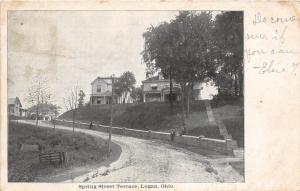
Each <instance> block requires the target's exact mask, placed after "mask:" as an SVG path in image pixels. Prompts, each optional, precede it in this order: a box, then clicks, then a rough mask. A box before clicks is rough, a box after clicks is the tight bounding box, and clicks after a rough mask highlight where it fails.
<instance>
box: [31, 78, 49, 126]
mask: <svg viewBox="0 0 300 191" xmlns="http://www.w3.org/2000/svg"><path fill="white" fill-rule="evenodd" d="M26 101H27V102H28V103H29V104H30V105H31V106H34V105H35V106H36V107H35V111H36V116H39V109H40V108H39V106H40V104H48V103H50V102H51V93H50V89H49V81H48V79H47V78H46V77H45V76H42V75H40V74H38V75H36V76H34V78H33V79H32V81H31V85H30V87H29V89H28V95H27V97H26ZM36 127H38V117H37V118H36Z"/></svg>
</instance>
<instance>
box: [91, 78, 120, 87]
mask: <svg viewBox="0 0 300 191" xmlns="http://www.w3.org/2000/svg"><path fill="white" fill-rule="evenodd" d="M114 79H115V80H117V79H119V78H118V77H114ZM98 80H103V81H104V82H106V83H107V84H111V83H108V82H107V81H106V80H111V77H100V76H98V77H97V78H96V79H95V80H93V81H92V82H91V85H92V84H94V83H95V82H96V81H98Z"/></svg>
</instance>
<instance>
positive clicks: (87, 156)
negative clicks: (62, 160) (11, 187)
mask: <svg viewBox="0 0 300 191" xmlns="http://www.w3.org/2000/svg"><path fill="white" fill-rule="evenodd" d="M75 140H76V143H75V147H74V146H73V143H72V132H71V131H65V130H58V129H55V130H54V129H50V128H36V127H34V126H31V125H27V124H20V123H9V127H8V181H9V182H33V181H39V179H41V180H44V181H45V180H46V181H50V182H51V181H59V179H60V181H61V180H63V179H69V178H70V177H71V174H72V176H76V175H80V174H83V173H86V172H88V171H89V169H90V168H93V167H97V166H98V165H99V163H101V162H104V161H105V160H106V159H107V157H106V154H107V145H106V141H105V140H103V139H100V138H95V137H93V136H90V135H86V134H83V133H78V132H77V133H76V134H75ZM21 144H34V145H39V147H40V151H37V152H32V151H21V149H20V148H21ZM112 150H113V153H112V156H111V160H112V161H114V160H117V159H118V158H119V156H120V153H121V148H120V147H119V146H118V145H116V144H113V149H112ZM41 151H65V152H67V156H68V158H69V159H68V163H67V164H66V165H63V166H62V167H60V166H59V165H54V164H53V165H45V164H44V165H42V164H40V163H39V158H38V154H39V152H41ZM80 167H84V168H82V169H81V170H77V171H76V172H75V173H74V172H72V170H73V169H74V168H77V169H78V168H80ZM66 172H67V173H66ZM68 173H69V174H68ZM60 174H65V175H64V176H60V177H59V176H58V175H60ZM66 174H67V175H66ZM55 175H56V176H58V177H57V178H58V180H55V179H51V177H53V176H55Z"/></svg>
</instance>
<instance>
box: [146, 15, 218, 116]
mask: <svg viewBox="0 0 300 191" xmlns="http://www.w3.org/2000/svg"><path fill="white" fill-rule="evenodd" d="M212 27H213V21H212V16H211V13H210V12H201V13H197V12H194V11H182V12H179V15H178V16H176V18H175V19H174V20H171V22H170V23H167V22H164V23H162V24H160V25H159V26H157V27H153V26H151V27H150V28H148V29H147V31H146V32H145V33H144V34H143V36H144V38H145V48H144V51H143V52H142V54H143V59H144V62H145V63H146V66H147V74H152V73H155V72H156V71H157V70H161V71H162V72H163V74H164V76H165V77H169V78H170V79H174V80H175V81H176V82H177V83H180V85H181V90H182V104H183V110H184V105H186V108H187V110H186V111H187V113H186V115H187V116H188V111H189V99H190V95H191V93H190V90H191V89H192V86H193V84H194V83H195V82H204V81H206V80H208V79H210V78H211V77H213V76H214V74H215V70H216V68H215V67H216V65H215V64H214V62H212V57H211V52H212V41H211V31H212ZM171 82H172V80H170V92H171V91H172V84H171ZM184 100H186V101H184Z"/></svg>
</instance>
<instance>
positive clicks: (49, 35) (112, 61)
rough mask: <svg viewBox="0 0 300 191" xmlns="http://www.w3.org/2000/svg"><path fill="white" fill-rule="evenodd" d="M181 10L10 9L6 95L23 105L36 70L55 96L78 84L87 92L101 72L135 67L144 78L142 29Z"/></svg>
mask: <svg viewBox="0 0 300 191" xmlns="http://www.w3.org/2000/svg"><path fill="white" fill-rule="evenodd" d="M176 15H178V11H12V12H9V15H8V97H16V96H18V97H19V98H20V99H21V103H22V104H23V107H25V108H26V107H29V106H30V105H28V104H27V103H26V101H25V97H26V95H27V90H28V88H29V87H30V85H31V80H32V78H33V77H34V76H35V75H36V74H38V73H39V74H42V75H44V76H45V77H46V78H48V79H49V83H50V90H51V93H52V100H53V102H54V103H55V104H57V105H59V106H61V107H63V98H64V97H66V96H67V93H68V90H70V89H71V88H72V87H73V86H74V85H75V84H78V86H79V87H80V88H81V89H82V90H83V91H84V92H85V94H86V101H87V100H88V99H89V94H90V91H91V86H90V83H91V82H92V81H93V80H94V79H95V78H96V77H98V76H101V77H106V76H111V75H112V74H115V75H116V76H120V75H121V74H122V73H123V72H125V71H131V72H133V73H134V75H135V78H136V80H137V86H139V85H141V81H142V80H144V79H145V77H146V75H145V68H146V67H145V64H143V63H142V56H141V52H142V51H143V48H144V39H143V37H142V35H143V33H144V32H145V31H146V30H147V28H148V27H150V26H151V25H153V26H157V25H158V24H159V23H161V22H164V21H170V20H171V19H173V18H175V16H176Z"/></svg>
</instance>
